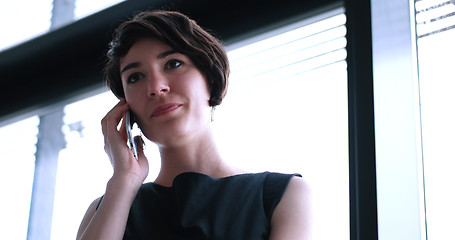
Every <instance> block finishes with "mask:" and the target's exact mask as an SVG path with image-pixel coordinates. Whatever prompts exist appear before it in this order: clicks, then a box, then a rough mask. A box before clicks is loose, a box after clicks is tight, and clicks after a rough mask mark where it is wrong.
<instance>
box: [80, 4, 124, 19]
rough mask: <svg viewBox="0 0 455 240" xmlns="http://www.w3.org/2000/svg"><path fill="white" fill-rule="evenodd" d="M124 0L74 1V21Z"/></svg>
mask: <svg viewBox="0 0 455 240" xmlns="http://www.w3.org/2000/svg"><path fill="white" fill-rule="evenodd" d="M123 1H125V0H76V9H75V11H74V16H75V19H76V20H77V19H80V18H83V17H86V16H88V15H90V14H93V13H96V12H98V11H101V10H103V9H105V8H108V7H110V6H112V5H115V4H117V3H120V2H123Z"/></svg>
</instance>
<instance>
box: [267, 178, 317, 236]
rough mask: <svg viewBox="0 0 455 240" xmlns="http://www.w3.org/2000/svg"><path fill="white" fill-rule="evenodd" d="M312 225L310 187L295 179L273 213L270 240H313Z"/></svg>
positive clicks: (299, 179)
mask: <svg viewBox="0 0 455 240" xmlns="http://www.w3.org/2000/svg"><path fill="white" fill-rule="evenodd" d="M311 224H312V213H311V189H310V186H309V185H308V183H307V182H306V181H305V180H304V179H302V178H299V177H293V178H291V180H290V182H289V185H288V187H287V189H286V191H285V193H284V195H283V198H282V199H281V201H280V202H279V203H278V205H277V207H276V208H275V210H274V212H273V215H272V222H271V233H270V239H271V240H273V239H302V240H307V239H311Z"/></svg>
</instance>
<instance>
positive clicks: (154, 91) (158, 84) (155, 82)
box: [148, 74, 170, 97]
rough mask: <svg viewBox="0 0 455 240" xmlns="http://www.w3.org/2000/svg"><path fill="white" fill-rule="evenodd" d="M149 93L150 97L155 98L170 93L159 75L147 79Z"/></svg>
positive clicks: (165, 82) (163, 78)
mask: <svg viewBox="0 0 455 240" xmlns="http://www.w3.org/2000/svg"><path fill="white" fill-rule="evenodd" d="M149 81H150V84H149V93H148V95H149V96H150V97H155V96H159V95H165V94H168V93H169V91H170V87H169V84H168V82H167V80H166V79H165V77H163V76H162V75H160V74H154V76H153V77H151V78H150V79H149Z"/></svg>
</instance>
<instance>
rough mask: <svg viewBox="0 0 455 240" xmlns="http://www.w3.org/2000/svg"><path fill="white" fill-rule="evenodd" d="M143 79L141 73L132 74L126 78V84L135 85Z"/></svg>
mask: <svg viewBox="0 0 455 240" xmlns="http://www.w3.org/2000/svg"><path fill="white" fill-rule="evenodd" d="M143 77H144V75H143V74H142V73H133V74H131V75H130V76H129V77H128V83H135V82H137V81H139V80H141V79H142V78H143Z"/></svg>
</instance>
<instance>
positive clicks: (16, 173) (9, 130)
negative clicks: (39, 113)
mask: <svg viewBox="0 0 455 240" xmlns="http://www.w3.org/2000/svg"><path fill="white" fill-rule="evenodd" d="M38 123H39V119H38V117H32V118H29V119H26V120H22V121H19V122H16V123H14V124H11V125H8V126H5V127H2V128H0V136H1V137H0V165H1V167H0V189H1V191H2V197H1V198H0V213H1V214H0V225H1V226H3V227H2V230H1V234H2V238H3V239H26V238H27V226H28V216H29V213H30V199H31V196H32V187H33V172H34V169H35V152H36V142H37V134H38Z"/></svg>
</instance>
